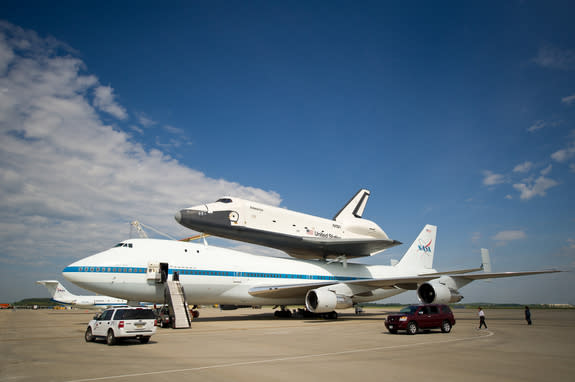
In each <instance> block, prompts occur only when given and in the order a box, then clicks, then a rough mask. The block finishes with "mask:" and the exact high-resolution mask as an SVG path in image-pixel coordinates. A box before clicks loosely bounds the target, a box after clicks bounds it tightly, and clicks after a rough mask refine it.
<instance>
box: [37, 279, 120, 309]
mask: <svg viewBox="0 0 575 382" xmlns="http://www.w3.org/2000/svg"><path fill="white" fill-rule="evenodd" d="M36 284H40V285H44V286H45V287H46V288H47V289H48V291H49V292H50V295H51V298H52V301H54V302H57V303H60V304H64V305H71V306H76V307H79V308H98V309H105V308H108V307H111V306H118V305H127V304H128V302H127V301H126V300H122V299H119V298H114V297H108V296H78V295H75V294H72V293H70V292H68V290H67V289H66V288H64V286H63V285H62V284H61V283H60V282H59V281H58V280H39V281H36Z"/></svg>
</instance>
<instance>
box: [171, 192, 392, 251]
mask: <svg viewBox="0 0 575 382" xmlns="http://www.w3.org/2000/svg"><path fill="white" fill-rule="evenodd" d="M369 195H370V192H369V190H366V189H362V190H360V191H358V192H357V193H356V194H355V196H354V197H353V198H351V200H350V201H349V202H348V203H347V204H346V205H345V206H344V207H343V208H342V209H341V210H340V211H339V212H338V213H337V214H336V215H335V217H334V218H333V219H332V220H329V219H324V218H321V217H318V216H313V215H307V214H303V213H300V212H295V211H291V210H288V209H285V208H280V207H274V206H269V205H266V204H261V203H257V202H253V201H249V200H243V199H239V198H235V197H228V196H225V197H222V198H220V199H218V200H217V201H215V202H213V203H208V204H201V205H198V206H193V207H190V208H185V209H182V210H180V211H179V212H177V213H176V216H175V219H176V220H177V221H178V223H180V224H181V225H183V226H185V227H187V228H190V229H192V230H195V231H198V232H201V233H204V234H210V235H215V236H219V237H224V238H227V239H232V240H239V241H244V242H248V243H252V244H258V245H263V246H266V247H271V248H276V249H280V250H282V251H284V252H286V253H288V254H289V255H291V256H293V257H296V258H300V259H324V260H331V261H333V260H342V261H346V260H347V259H348V258H356V257H363V256H371V255H373V254H376V253H379V252H381V251H383V250H385V249H387V248H391V247H394V246H396V245H399V244H401V243H400V242H399V241H396V240H392V239H390V238H389V237H388V236H387V234H386V233H385V232H384V231H383V230H382V229H381V228H380V227H379V226H378V225H377V224H375V223H374V222H372V221H370V220H367V219H363V218H362V215H363V212H364V210H365V206H366V204H367V200H368V199H369Z"/></svg>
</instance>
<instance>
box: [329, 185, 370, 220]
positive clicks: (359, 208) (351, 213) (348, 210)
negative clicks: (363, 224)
mask: <svg viewBox="0 0 575 382" xmlns="http://www.w3.org/2000/svg"><path fill="white" fill-rule="evenodd" d="M369 195H370V192H369V190H366V189H361V190H359V191H358V192H357V193H356V194H355V195H354V197H353V198H351V199H350V200H349V202H347V204H346V205H345V206H343V208H342V209H341V210H340V211H339V212H338V213H337V214H336V215H335V216H334V218H333V220H335V221H338V222H342V221H347V220H351V219H356V218H357V219H360V218H361V216H362V215H363V211H364V210H365V205H366V204H367V200H368V199H369Z"/></svg>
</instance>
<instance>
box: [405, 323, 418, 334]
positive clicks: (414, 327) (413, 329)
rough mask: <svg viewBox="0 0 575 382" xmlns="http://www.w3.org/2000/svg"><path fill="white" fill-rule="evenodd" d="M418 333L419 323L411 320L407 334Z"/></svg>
mask: <svg viewBox="0 0 575 382" xmlns="http://www.w3.org/2000/svg"><path fill="white" fill-rule="evenodd" d="M415 333H417V324H416V323H415V322H413V321H412V322H410V323H409V324H407V334H415Z"/></svg>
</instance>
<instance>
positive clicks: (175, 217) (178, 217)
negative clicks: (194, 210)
mask: <svg viewBox="0 0 575 382" xmlns="http://www.w3.org/2000/svg"><path fill="white" fill-rule="evenodd" d="M174 219H176V221H177V222H178V223H181V222H182V211H178V212H176V216H174Z"/></svg>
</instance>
